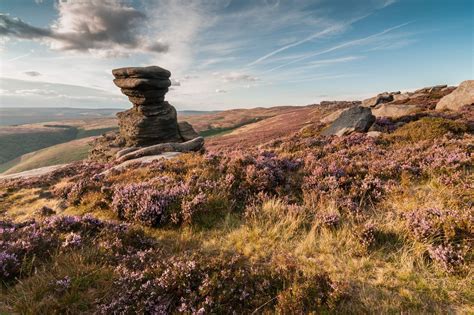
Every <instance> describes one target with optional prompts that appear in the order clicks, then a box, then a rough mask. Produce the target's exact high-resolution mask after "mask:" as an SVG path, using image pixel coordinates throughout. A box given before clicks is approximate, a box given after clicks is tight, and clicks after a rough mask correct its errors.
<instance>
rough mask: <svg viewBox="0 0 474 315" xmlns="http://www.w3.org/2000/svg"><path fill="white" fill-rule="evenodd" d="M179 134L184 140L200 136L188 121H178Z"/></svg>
mask: <svg viewBox="0 0 474 315" xmlns="http://www.w3.org/2000/svg"><path fill="white" fill-rule="evenodd" d="M178 129H179V134H180V136H181V138H183V140H184V141H189V140H192V139H194V138H197V137H199V134H198V133H197V132H196V131H195V130H194V128H193V126H191V124H190V123H188V122H187V121H181V122H179V123H178Z"/></svg>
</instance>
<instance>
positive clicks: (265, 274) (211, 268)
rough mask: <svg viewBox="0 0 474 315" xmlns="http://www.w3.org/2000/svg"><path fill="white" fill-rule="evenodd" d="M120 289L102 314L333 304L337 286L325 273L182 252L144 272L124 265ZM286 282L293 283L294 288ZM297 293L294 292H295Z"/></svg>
mask: <svg viewBox="0 0 474 315" xmlns="http://www.w3.org/2000/svg"><path fill="white" fill-rule="evenodd" d="M120 273H121V274H122V276H121V277H120V279H119V280H118V281H117V282H116V284H115V285H116V287H117V288H120V290H118V291H117V293H118V292H120V293H119V294H117V295H114V296H113V297H111V301H110V302H108V303H104V304H103V305H101V306H100V313H103V314H109V313H160V314H170V313H177V312H178V313H193V314H205V313H247V312H249V311H258V312H263V311H265V310H266V311H270V310H272V309H274V307H275V306H276V304H278V305H277V306H276V307H277V308H278V309H280V310H283V311H286V310H289V309H290V307H291V304H292V303H294V302H296V301H297V302H298V303H299V305H298V307H299V309H300V310H313V311H314V310H320V309H324V308H328V307H329V301H330V300H331V299H332V294H333V292H334V291H335V290H334V288H333V283H332V281H331V280H330V279H329V277H328V276H327V275H324V274H321V275H317V276H314V277H304V276H303V275H297V276H296V275H292V274H283V273H281V272H280V273H276V272H274V271H273V272H272V270H271V269H269V267H268V266H265V265H260V264H258V263H257V264H255V263H253V264H251V263H250V262H248V261H247V260H246V259H245V258H244V257H243V256H241V255H236V254H232V255H231V254H217V255H213V254H209V253H208V254H206V253H202V252H199V253H196V252H195V253H192V254H191V253H184V254H181V255H179V256H173V257H170V258H169V259H165V260H161V261H160V262H159V263H156V264H155V265H152V267H151V268H147V269H146V270H144V271H137V270H133V269H132V270H130V269H126V268H121V269H120ZM285 283H288V284H290V286H291V287H290V288H288V289H284V288H285V287H286V285H285ZM295 293H296V294H295Z"/></svg>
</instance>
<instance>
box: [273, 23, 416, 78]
mask: <svg viewBox="0 0 474 315" xmlns="http://www.w3.org/2000/svg"><path fill="white" fill-rule="evenodd" d="M410 23H411V22H407V23H403V24H399V25H396V26H394V27H390V28H387V29H385V30H383V31H381V32H379V33H376V34H372V35H370V36H367V37H364V38H359V39H354V40H350V41H347V42H344V43H341V44H339V45H336V46H333V47H331V48H327V49H324V50H321V51H317V52H314V53H311V54H308V55H306V56H303V57H301V58H298V59H295V60H292V61H289V62H287V63H284V64H282V65H279V66H277V67H274V68H271V69H270V70H268V71H266V73H267V72H271V71H274V70H277V69H280V68H282V67H286V66H289V65H291V64H293V63H295V62H299V61H302V60H305V59H308V58H312V57H316V56H319V55H323V54H327V53H330V52H333V51H336V50H340V49H342V48H347V47H352V46H356V45H361V44H365V43H367V42H369V41H370V40H373V39H376V38H378V37H380V36H382V35H384V34H387V33H389V32H392V31H394V30H397V29H399V28H402V27H404V26H407V25H408V24H410Z"/></svg>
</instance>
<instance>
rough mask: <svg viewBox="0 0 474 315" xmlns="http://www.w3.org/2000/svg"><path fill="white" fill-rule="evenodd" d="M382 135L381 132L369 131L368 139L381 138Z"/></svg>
mask: <svg viewBox="0 0 474 315" xmlns="http://www.w3.org/2000/svg"><path fill="white" fill-rule="evenodd" d="M381 135H382V133H381V132H380V131H369V132H367V137H371V138H375V139H376V138H379V137H380V136H381Z"/></svg>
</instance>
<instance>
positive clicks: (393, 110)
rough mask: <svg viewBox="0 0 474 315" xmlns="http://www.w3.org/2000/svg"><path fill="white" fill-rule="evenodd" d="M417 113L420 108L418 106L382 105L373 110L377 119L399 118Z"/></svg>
mask: <svg viewBox="0 0 474 315" xmlns="http://www.w3.org/2000/svg"><path fill="white" fill-rule="evenodd" d="M417 111H419V108H418V106H416V105H406V104H400V105H396V104H381V105H378V106H376V107H375V108H374V109H372V114H373V115H375V117H391V118H397V117H401V116H407V115H410V114H413V113H416V112H417Z"/></svg>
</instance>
